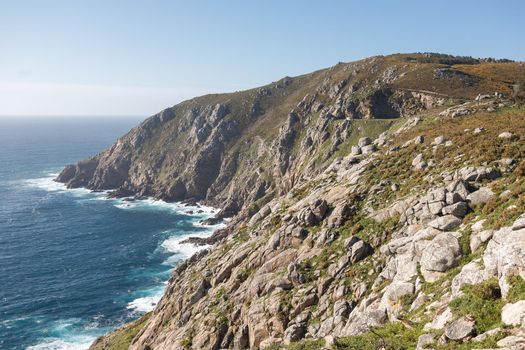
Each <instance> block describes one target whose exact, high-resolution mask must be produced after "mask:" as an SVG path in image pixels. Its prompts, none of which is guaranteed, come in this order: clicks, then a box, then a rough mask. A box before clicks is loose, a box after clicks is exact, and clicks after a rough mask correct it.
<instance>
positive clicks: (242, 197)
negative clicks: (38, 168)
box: [57, 54, 525, 350]
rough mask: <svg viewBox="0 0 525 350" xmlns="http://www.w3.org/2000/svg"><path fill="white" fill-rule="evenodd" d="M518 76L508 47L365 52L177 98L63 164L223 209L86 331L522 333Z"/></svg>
mask: <svg viewBox="0 0 525 350" xmlns="http://www.w3.org/2000/svg"><path fill="white" fill-rule="evenodd" d="M522 81H525V65H524V64H523V63H519V62H510V61H494V60H478V59H473V58H470V57H454V56H449V55H439V54H398V55H392V56H385V57H383V56H378V57H372V58H368V59H364V60H361V61H357V62H352V63H340V64H337V65H335V66H334V67H331V68H329V69H324V70H320V71H317V72H314V73H311V74H307V75H303V76H299V77H294V78H288V77H286V78H283V79H281V80H280V81H278V82H275V83H272V84H270V85H267V86H264V87H261V88H257V89H253V90H248V91H242V92H237V93H230V94H218V95H207V96H202V97H198V98H195V99H192V100H189V101H185V102H182V103H180V104H178V105H176V106H174V107H172V108H168V109H166V110H164V111H162V112H161V113H159V114H157V115H155V116H152V117H150V118H148V119H147V120H145V121H144V122H143V123H142V124H140V125H139V126H137V127H136V128H134V129H132V130H131V131H130V132H129V133H128V134H126V135H124V136H123V137H122V138H120V139H119V140H118V141H117V142H116V143H115V144H114V145H113V146H112V147H110V148H109V149H107V150H105V151H104V152H102V153H100V154H99V155H96V156H94V157H92V158H89V159H87V160H84V161H81V162H79V163H78V164H76V165H69V166H67V167H66V168H65V169H64V170H63V171H62V173H61V174H60V175H59V177H58V178H57V180H58V181H60V182H64V183H66V184H67V185H68V186H69V187H88V188H90V189H93V190H102V189H112V190H114V191H113V195H115V196H129V195H137V196H155V197H157V198H162V199H165V200H170V201H180V200H198V201H202V202H205V203H208V204H212V205H216V206H219V207H220V208H221V209H222V212H221V214H220V216H231V217H232V220H231V221H230V222H229V225H228V227H227V228H226V229H225V230H222V231H220V232H219V233H217V234H216V235H215V236H214V237H213V239H211V240H209V241H208V243H213V245H211V246H210V247H209V248H207V249H206V250H204V251H202V252H200V253H198V254H197V255H195V256H193V257H192V258H191V259H189V260H188V261H186V262H184V263H182V264H181V265H180V266H178V267H177V268H176V270H175V272H174V274H173V276H172V278H171V279H170V282H169V285H168V288H167V291H166V294H165V295H164V297H163V298H162V300H161V302H160V303H159V305H158V306H157V308H156V309H155V310H154V311H153V312H152V313H150V314H148V315H146V316H144V317H143V318H141V319H139V320H137V321H136V322H134V323H132V324H129V325H126V326H125V327H124V328H122V329H120V330H118V331H116V332H113V333H111V334H109V335H107V336H105V337H102V338H100V339H99V340H97V342H96V343H95V344H93V346H92V348H93V349H112V348H115V349H116V348H127V347H129V348H131V349H140V350H143V349H189V348H192V349H222V348H235V349H247V348H250V349H258V348H272V349H279V348H283V347H289V346H291V347H292V348H294V349H299V348H305V349H306V348H308V349H317V348H319V349H320V348H322V347H323V346H330V347H332V348H336V349H367V348H371V349H375V348H381V347H382V348H387V349H403V348H408V349H411V348H415V347H416V346H417V347H418V348H421V349H422V348H424V347H426V346H427V345H428V346H431V347H434V348H439V349H453V348H461V347H462V346H463V347H464V348H465V349H466V348H470V346H471V345H472V344H473V342H474V339H475V338H474V337H478V336H479V339H478V341H479V342H478V344H479V346H480V347H483V346H484V347H491V348H494V347H497V346H500V347H502V348H504V347H505V346H507V345H508V346H507V348H512V346H514V345H512V344H511V345H509V344H510V342H518V343H519V342H522V341H523V342H525V335H524V334H522V333H520V328H521V327H523V326H525V324H524V322H525V306H524V305H525V282H524V280H523V278H525V223H524V220H525V219H524V217H525V215H522V214H524V213H525V204H524V203H525V197H524V196H525V187H523V186H522V184H523V183H525V181H523V180H525V179H524V176H525V163H524V158H525V110H524V108H523V107H520V105H519V103H517V101H516V100H515V99H513V94H514V96H516V93H515V92H513V91H514V90H513V89H515V86H517V85H519V84H520V83H521V82H522ZM501 325H505V327H504V328H497V327H500V326H501ZM513 337H514V338H513ZM505 342H506V343H505ZM505 344H506V345H505ZM472 346H474V345H472Z"/></svg>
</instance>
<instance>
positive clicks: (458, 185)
mask: <svg viewBox="0 0 525 350" xmlns="http://www.w3.org/2000/svg"><path fill="white" fill-rule="evenodd" d="M446 189H447V191H448V192H449V193H447V204H454V203H456V202H459V201H464V200H466V199H467V196H468V195H469V193H470V192H469V190H468V184H467V183H466V182H464V181H462V180H456V181H453V182H451V183H450V184H448V186H447V188H446ZM449 195H450V197H449Z"/></svg>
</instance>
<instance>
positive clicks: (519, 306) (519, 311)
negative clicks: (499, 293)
mask: <svg viewBox="0 0 525 350" xmlns="http://www.w3.org/2000/svg"><path fill="white" fill-rule="evenodd" d="M501 321H502V322H503V323H504V324H505V325H507V326H521V327H525V300H520V301H518V302H516V303H514V304H511V303H509V304H507V305H505V306H503V309H502V310H501Z"/></svg>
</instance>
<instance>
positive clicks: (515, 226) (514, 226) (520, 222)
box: [512, 214, 525, 231]
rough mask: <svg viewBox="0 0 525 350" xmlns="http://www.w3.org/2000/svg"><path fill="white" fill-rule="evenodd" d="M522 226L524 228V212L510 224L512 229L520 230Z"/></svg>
mask: <svg viewBox="0 0 525 350" xmlns="http://www.w3.org/2000/svg"><path fill="white" fill-rule="evenodd" d="M522 228H525V214H522V215H520V217H519V218H518V219H516V221H514V223H513V224H512V229H513V230H514V231H516V230H521V229H522Z"/></svg>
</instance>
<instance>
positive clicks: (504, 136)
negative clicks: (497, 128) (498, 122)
mask: <svg viewBox="0 0 525 350" xmlns="http://www.w3.org/2000/svg"><path fill="white" fill-rule="evenodd" d="M512 136H513V135H512V133H511V132H508V131H504V132H502V133H501V134H499V135H498V138H500V139H510V138H512Z"/></svg>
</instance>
